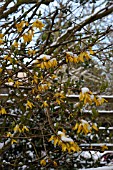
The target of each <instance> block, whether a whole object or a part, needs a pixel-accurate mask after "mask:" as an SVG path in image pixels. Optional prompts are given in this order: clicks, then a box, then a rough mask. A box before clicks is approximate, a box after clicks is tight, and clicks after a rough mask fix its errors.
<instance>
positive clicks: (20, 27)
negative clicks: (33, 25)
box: [16, 21, 28, 32]
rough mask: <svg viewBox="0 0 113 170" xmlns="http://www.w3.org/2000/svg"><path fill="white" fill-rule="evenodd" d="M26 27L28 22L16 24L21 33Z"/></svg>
mask: <svg viewBox="0 0 113 170" xmlns="http://www.w3.org/2000/svg"><path fill="white" fill-rule="evenodd" d="M24 26H28V22H27V21H21V22H20V23H18V24H16V28H17V31H18V32H21V31H22V29H23V27H24Z"/></svg>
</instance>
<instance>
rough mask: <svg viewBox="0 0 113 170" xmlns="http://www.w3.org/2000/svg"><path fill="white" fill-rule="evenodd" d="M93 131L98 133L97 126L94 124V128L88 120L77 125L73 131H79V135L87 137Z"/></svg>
mask: <svg viewBox="0 0 113 170" xmlns="http://www.w3.org/2000/svg"><path fill="white" fill-rule="evenodd" d="M92 129H94V130H96V131H98V128H97V126H96V125H95V124H94V123H93V124H92V126H91V125H90V124H89V123H88V122H87V121H86V120H83V119H82V120H80V123H78V122H77V123H76V124H75V126H74V128H73V130H77V133H78V134H79V133H84V134H85V135H87V134H88V133H91V131H92Z"/></svg>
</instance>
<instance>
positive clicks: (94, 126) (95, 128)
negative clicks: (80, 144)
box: [92, 123, 98, 131]
mask: <svg viewBox="0 0 113 170" xmlns="http://www.w3.org/2000/svg"><path fill="white" fill-rule="evenodd" d="M92 128H93V129H94V130H96V131H98V128H97V125H95V123H93V125H92Z"/></svg>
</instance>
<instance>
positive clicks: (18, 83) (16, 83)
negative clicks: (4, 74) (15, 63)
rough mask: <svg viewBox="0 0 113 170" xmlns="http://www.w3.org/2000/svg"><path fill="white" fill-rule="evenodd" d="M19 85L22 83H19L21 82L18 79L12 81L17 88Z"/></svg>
mask: <svg viewBox="0 0 113 170" xmlns="http://www.w3.org/2000/svg"><path fill="white" fill-rule="evenodd" d="M20 85H22V83H21V82H19V81H16V82H15V83H14V87H17V88H19V86H20Z"/></svg>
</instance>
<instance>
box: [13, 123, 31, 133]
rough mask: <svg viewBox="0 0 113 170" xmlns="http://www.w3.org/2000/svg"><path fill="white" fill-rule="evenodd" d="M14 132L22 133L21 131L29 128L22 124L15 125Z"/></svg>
mask: <svg viewBox="0 0 113 170" xmlns="http://www.w3.org/2000/svg"><path fill="white" fill-rule="evenodd" d="M13 130H14V132H19V133H22V132H24V131H29V129H28V128H27V126H24V125H18V124H17V125H16V126H15V127H14V129H13Z"/></svg>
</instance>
